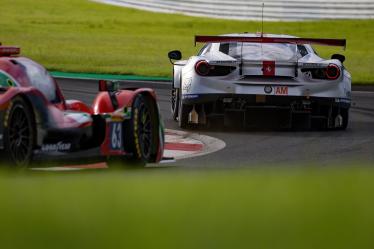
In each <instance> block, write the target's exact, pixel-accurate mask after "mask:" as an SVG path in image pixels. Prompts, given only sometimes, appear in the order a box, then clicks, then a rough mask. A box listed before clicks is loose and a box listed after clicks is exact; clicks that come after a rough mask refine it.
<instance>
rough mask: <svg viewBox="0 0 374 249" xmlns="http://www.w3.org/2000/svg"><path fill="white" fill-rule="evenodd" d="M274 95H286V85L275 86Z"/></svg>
mask: <svg viewBox="0 0 374 249" xmlns="http://www.w3.org/2000/svg"><path fill="white" fill-rule="evenodd" d="M275 95H288V86H276V87H275Z"/></svg>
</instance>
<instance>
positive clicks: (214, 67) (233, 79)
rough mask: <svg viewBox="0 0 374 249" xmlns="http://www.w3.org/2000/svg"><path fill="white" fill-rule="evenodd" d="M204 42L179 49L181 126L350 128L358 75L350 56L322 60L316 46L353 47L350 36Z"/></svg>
mask: <svg viewBox="0 0 374 249" xmlns="http://www.w3.org/2000/svg"><path fill="white" fill-rule="evenodd" d="M196 42H203V43H205V45H204V47H203V48H202V49H201V50H200V52H199V53H198V55H197V56H192V57H190V58H189V59H188V60H181V58H182V54H181V52H180V51H178V50H175V51H171V52H169V54H168V56H169V59H170V61H171V62H172V64H173V90H172V98H171V105H172V108H171V109H172V115H173V118H174V119H175V120H178V122H179V126H180V127H182V128H187V127H188V126H189V124H191V123H192V124H202V125H205V124H209V123H215V122H218V121H219V120H221V122H222V119H223V124H224V125H225V126H231V125H240V126H243V125H245V126H255V127H256V126H261V127H263V126H266V127H267V126H270V127H272V128H273V127H274V125H276V126H275V127H279V128H296V127H301V128H302V129H310V128H317V129H332V128H334V129H346V128H347V125H348V116H349V115H348V114H349V108H350V105H351V75H350V73H349V72H348V71H347V70H346V69H345V67H344V65H343V62H344V60H345V57H344V56H343V55H340V54H334V55H332V56H331V59H328V60H326V59H322V58H321V57H319V56H318V55H317V53H316V52H315V51H314V49H313V48H312V46H311V45H313V44H318V45H327V46H341V47H344V48H345V46H346V41H345V40H344V39H315V38H297V37H293V36H286V35H271V34H266V35H265V34H261V33H260V34H248V33H244V34H229V35H222V36H195V44H196Z"/></svg>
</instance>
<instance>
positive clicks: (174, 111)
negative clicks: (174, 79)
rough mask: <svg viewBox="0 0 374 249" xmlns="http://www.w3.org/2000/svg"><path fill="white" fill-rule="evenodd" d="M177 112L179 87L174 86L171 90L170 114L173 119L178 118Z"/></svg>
mask: <svg viewBox="0 0 374 249" xmlns="http://www.w3.org/2000/svg"><path fill="white" fill-rule="evenodd" d="M178 112H179V89H178V88H174V87H173V89H172V90H171V116H172V118H173V120H175V121H177V120H178V114H179V113H178Z"/></svg>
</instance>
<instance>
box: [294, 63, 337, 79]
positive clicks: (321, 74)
mask: <svg viewBox="0 0 374 249" xmlns="http://www.w3.org/2000/svg"><path fill="white" fill-rule="evenodd" d="M340 71H341V70H340V67H339V66H338V65H336V64H329V65H328V66H327V67H324V68H322V67H321V68H303V69H301V72H304V73H310V74H311V77H312V79H319V80H336V79H337V78H339V76H340V74H341V72H340Z"/></svg>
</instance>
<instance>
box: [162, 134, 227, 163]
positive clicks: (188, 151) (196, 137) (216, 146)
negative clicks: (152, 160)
mask: <svg viewBox="0 0 374 249" xmlns="http://www.w3.org/2000/svg"><path fill="white" fill-rule="evenodd" d="M225 146H226V144H225V142H223V141H222V140H220V139H217V138H214V137H210V136H206V135H201V134H198V133H191V132H185V131H178V130H170V129H166V131H165V150H164V157H172V158H174V159H175V160H180V159H185V158H190V157H196V156H202V155H206V154H210V153H213V152H216V151H218V150H221V149H223V148H225Z"/></svg>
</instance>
